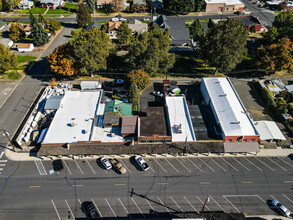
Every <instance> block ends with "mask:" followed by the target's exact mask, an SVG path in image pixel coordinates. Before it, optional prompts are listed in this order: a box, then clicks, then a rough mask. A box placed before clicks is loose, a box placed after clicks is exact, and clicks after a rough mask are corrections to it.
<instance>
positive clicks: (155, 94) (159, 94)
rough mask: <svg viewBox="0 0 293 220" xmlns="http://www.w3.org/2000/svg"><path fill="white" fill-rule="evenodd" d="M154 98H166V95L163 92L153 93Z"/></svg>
mask: <svg viewBox="0 0 293 220" xmlns="http://www.w3.org/2000/svg"><path fill="white" fill-rule="evenodd" d="M152 94H153V95H154V96H158V97H161V98H162V97H163V96H164V94H163V93H161V92H159V91H153V93H152Z"/></svg>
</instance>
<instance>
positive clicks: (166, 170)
mask: <svg viewBox="0 0 293 220" xmlns="http://www.w3.org/2000/svg"><path fill="white" fill-rule="evenodd" d="M154 161H155V162H156V163H157V164H158V165H159V166H160V167H161V168H162V170H164V171H165V173H168V172H167V170H165V169H164V167H162V165H161V164H159V162H158V161H156V160H155V159H154Z"/></svg>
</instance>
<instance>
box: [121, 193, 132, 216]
mask: <svg viewBox="0 0 293 220" xmlns="http://www.w3.org/2000/svg"><path fill="white" fill-rule="evenodd" d="M118 201H119V202H120V204H121V205H122V207H123V208H124V210H125V212H126V214H127V215H128V216H129V217H131V216H130V214H129V212H128V211H127V209H126V208H125V206H124V205H123V203H122V202H121V200H120V198H118Z"/></svg>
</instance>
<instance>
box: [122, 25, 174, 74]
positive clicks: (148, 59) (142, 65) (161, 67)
mask: <svg viewBox="0 0 293 220" xmlns="http://www.w3.org/2000/svg"><path fill="white" fill-rule="evenodd" d="M170 44H171V40H170V32H169V30H166V31H162V30H161V29H160V28H159V26H158V25H154V26H152V27H151V28H150V30H149V32H144V33H143V34H142V35H139V36H138V37H137V38H136V39H135V40H134V42H132V43H131V44H130V47H129V52H128V54H127V59H126V61H127V62H128V63H129V64H130V66H131V68H132V69H143V70H144V71H146V72H147V73H149V74H154V73H165V72H167V71H168V69H170V68H172V67H173V65H174V63H175V55H174V54H169V53H168V51H169V49H170Z"/></svg>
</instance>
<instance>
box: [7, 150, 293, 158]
mask: <svg viewBox="0 0 293 220" xmlns="http://www.w3.org/2000/svg"><path fill="white" fill-rule="evenodd" d="M8 148H9V149H6V150H5V155H6V157H7V158H8V159H9V160H13V161H32V160H52V159H57V157H55V156H48V157H41V158H39V157H36V156H35V155H30V154H29V153H16V152H14V151H13V150H12V147H11V146H9V147H8ZM290 154H293V149H260V152H258V153H257V154H254V153H248V154H246V155H244V154H240V153H239V154H237V155H235V154H230V153H225V154H221V155H219V154H212V153H210V154H207V153H204V154H186V155H184V156H183V155H177V157H193V158H196V157H201V158H207V157H215V158H216V157H288V155H290ZM100 156H101V155H91V156H73V158H72V157H69V156H63V157H61V158H62V159H65V160H66V159H67V160H71V159H80V158H87V159H97V158H99V157H100ZM111 156H115V157H118V158H119V157H120V158H129V157H130V156H132V155H126V154H125V155H111ZM143 156H145V157H156V158H175V157H176V155H170V154H152V155H148V154H146V155H143Z"/></svg>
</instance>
